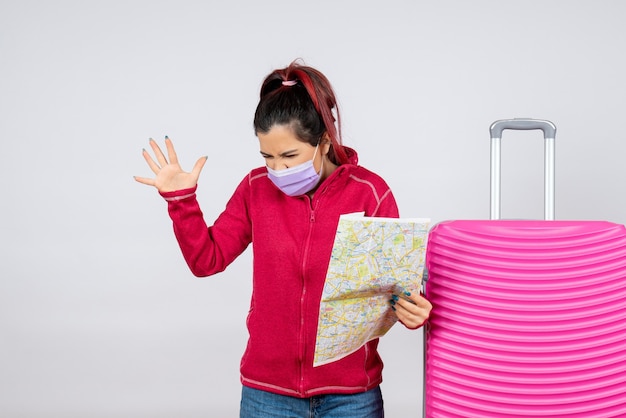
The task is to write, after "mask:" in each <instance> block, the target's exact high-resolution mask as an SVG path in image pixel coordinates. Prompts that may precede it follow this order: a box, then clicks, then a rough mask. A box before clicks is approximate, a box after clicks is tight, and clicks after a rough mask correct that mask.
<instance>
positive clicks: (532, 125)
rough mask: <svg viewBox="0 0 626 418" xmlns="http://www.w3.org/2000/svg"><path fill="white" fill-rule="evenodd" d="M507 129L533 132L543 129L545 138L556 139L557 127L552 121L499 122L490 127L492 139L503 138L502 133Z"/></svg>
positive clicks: (508, 120)
mask: <svg viewBox="0 0 626 418" xmlns="http://www.w3.org/2000/svg"><path fill="white" fill-rule="evenodd" d="M505 129H513V130H524V131H526V130H531V129H541V130H542V131H543V137H544V138H554V137H555V135H556V126H554V124H553V123H552V122H550V121H547V120H540V119H504V120H497V121H495V122H494V123H492V124H491V127H489V132H490V133H491V137H492V138H502V131H504V130H505Z"/></svg>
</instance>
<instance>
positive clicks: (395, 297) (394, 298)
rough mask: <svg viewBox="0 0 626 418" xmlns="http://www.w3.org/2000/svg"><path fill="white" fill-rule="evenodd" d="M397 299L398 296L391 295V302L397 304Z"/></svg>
mask: <svg viewBox="0 0 626 418" xmlns="http://www.w3.org/2000/svg"><path fill="white" fill-rule="evenodd" d="M398 299H399V298H398V295H391V300H393V301H394V302H397V301H398Z"/></svg>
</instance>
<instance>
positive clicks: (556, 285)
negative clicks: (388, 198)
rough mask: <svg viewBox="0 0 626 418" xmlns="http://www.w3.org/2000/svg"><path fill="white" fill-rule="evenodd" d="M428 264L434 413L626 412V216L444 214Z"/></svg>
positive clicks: (428, 384) (428, 398) (466, 416)
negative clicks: (476, 217) (614, 219)
mask: <svg viewBox="0 0 626 418" xmlns="http://www.w3.org/2000/svg"><path fill="white" fill-rule="evenodd" d="M426 266H427V268H428V272H429V279H428V282H427V283H426V292H427V297H428V299H429V300H430V301H431V302H432V304H433V311H432V313H431V318H430V320H429V323H428V325H427V329H426V364H425V367H426V378H425V403H426V405H425V410H426V416H427V417H429V418H434V417H460V418H471V417H480V418H489V417H498V418H505V417H531V416H537V417H572V418H573V417H585V418H590V417H598V418H599V417H626V229H625V228H624V226H623V225H617V224H613V223H610V222H602V221H589V222H586V221H501V220H498V221H449V222H442V223H440V224H438V225H436V226H435V227H434V228H433V230H432V231H431V233H430V236H429V241H428V250H427V259H426Z"/></svg>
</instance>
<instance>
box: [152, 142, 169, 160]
mask: <svg viewBox="0 0 626 418" xmlns="http://www.w3.org/2000/svg"><path fill="white" fill-rule="evenodd" d="M150 147H152V151H154V156H155V157H156V159H157V161H158V163H159V164H160V165H161V167H163V166H164V165H167V159H165V155H163V151H161V148H159V145H158V144H157V143H156V141H155V140H154V139H152V138H150Z"/></svg>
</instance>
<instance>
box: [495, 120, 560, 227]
mask: <svg viewBox="0 0 626 418" xmlns="http://www.w3.org/2000/svg"><path fill="white" fill-rule="evenodd" d="M505 129H512V130H531V129H541V130H542V131H543V139H544V166H543V170H544V218H545V219H546V220H554V172H555V170H554V160H555V158H554V148H555V146H554V138H555V137H556V126H555V125H554V124H553V123H552V122H550V121H547V120H540V119H505V120H498V121H495V122H494V123H492V124H491V126H490V128H489V132H490V135H491V209H490V219H500V207H501V197H500V196H501V181H500V178H501V163H500V160H501V152H500V143H501V139H502V131H504V130H505Z"/></svg>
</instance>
